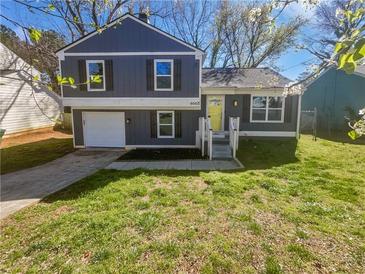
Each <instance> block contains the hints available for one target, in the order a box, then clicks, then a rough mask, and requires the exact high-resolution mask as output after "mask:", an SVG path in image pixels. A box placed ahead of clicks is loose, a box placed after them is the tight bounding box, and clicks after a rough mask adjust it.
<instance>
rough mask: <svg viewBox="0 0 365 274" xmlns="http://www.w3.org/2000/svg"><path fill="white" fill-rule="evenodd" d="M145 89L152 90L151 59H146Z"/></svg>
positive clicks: (152, 72) (152, 73)
mask: <svg viewBox="0 0 365 274" xmlns="http://www.w3.org/2000/svg"><path fill="white" fill-rule="evenodd" d="M146 76H147V79H146V80H147V90H154V89H155V88H154V70H153V59H147V62H146Z"/></svg>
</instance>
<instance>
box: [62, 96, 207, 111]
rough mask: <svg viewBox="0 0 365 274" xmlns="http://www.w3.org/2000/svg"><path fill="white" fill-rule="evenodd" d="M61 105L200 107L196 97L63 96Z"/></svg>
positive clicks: (148, 107)
mask: <svg viewBox="0 0 365 274" xmlns="http://www.w3.org/2000/svg"><path fill="white" fill-rule="evenodd" d="M62 101H63V105H65V106H72V107H75V108H76V107H77V108H80V107H86V108H100V107H103V108H123V109H156V108H164V109H166V110H170V109H194V110H195V109H200V98H198V97H187V98H181V97H176V98H174V97H168V98H166V97H163V98H160V97H92V98H91V97H88V98H82V97H63V100H62Z"/></svg>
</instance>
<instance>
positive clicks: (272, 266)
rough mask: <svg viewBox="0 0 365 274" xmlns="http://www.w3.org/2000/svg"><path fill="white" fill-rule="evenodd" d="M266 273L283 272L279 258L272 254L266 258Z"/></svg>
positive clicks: (278, 273) (275, 273) (276, 273)
mask: <svg viewBox="0 0 365 274" xmlns="http://www.w3.org/2000/svg"><path fill="white" fill-rule="evenodd" d="M265 273H266V274H280V273H283V271H282V270H281V266H280V265H279V263H278V262H277V260H276V259H275V258H274V257H272V256H270V257H267V258H266V260H265Z"/></svg>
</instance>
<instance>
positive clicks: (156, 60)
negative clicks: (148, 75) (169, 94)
mask: <svg viewBox="0 0 365 274" xmlns="http://www.w3.org/2000/svg"><path fill="white" fill-rule="evenodd" d="M157 63H170V65H171V68H170V74H166V75H157ZM153 77H154V80H153V82H154V86H153V88H154V90H155V91H173V90H174V60H173V59H154V60H153ZM157 77H170V80H171V82H170V84H171V85H170V88H158V87H157Z"/></svg>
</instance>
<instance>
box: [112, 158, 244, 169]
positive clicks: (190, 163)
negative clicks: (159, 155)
mask: <svg viewBox="0 0 365 274" xmlns="http://www.w3.org/2000/svg"><path fill="white" fill-rule="evenodd" d="M137 168H141V169H157V170H162V169H175V170H234V169H240V168H243V166H242V165H241V164H240V163H239V162H236V161H235V160H213V161H208V160H178V161H136V162H132V161H129V162H113V163H111V164H110V165H108V166H107V167H106V169H117V170H131V169H137Z"/></svg>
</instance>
